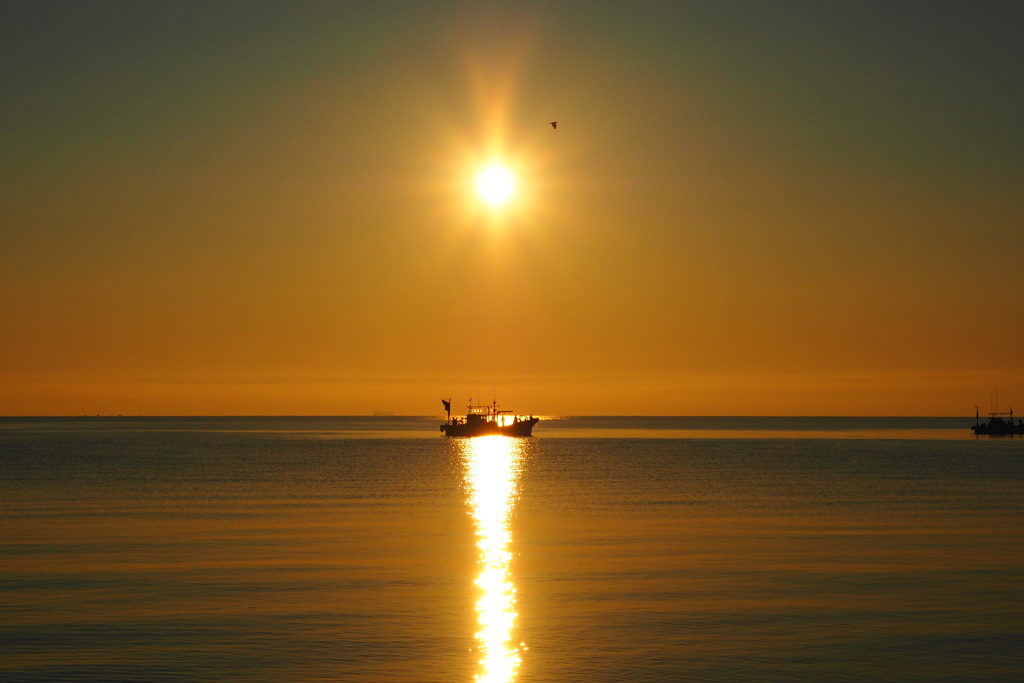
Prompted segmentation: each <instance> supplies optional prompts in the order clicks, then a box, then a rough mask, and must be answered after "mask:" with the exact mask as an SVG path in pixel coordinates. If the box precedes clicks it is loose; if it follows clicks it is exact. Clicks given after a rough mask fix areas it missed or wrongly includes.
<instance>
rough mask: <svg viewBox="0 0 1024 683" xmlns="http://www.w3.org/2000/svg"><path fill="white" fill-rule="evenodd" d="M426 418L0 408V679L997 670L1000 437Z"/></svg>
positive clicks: (1022, 448) (691, 676) (1003, 482)
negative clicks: (469, 429)
mask: <svg viewBox="0 0 1024 683" xmlns="http://www.w3.org/2000/svg"><path fill="white" fill-rule="evenodd" d="M437 422H438V421H437V420H433V419H420V418H223V419H216V418H190V419H180V418H148V419H147V418H134V419H130V418H126V419H14V418H4V419H0V515H2V517H0V615H2V619H0V680H5V681H7V680H10V681H43V680H46V681H49V680H61V681H85V680H124V681H181V680H190V681H317V680H332V681H361V682H370V681H373V682H376V681H439V682H441V681H444V682H449V681H466V682H469V681H473V680H474V677H475V676H478V677H479V680H486V681H510V680H516V681H522V682H541V681H543V682H550V681H672V680H690V681H738V680H773V681H782V680H784V681H799V680H803V681H863V680H887V681H942V680H949V681H952V680H972V681H1017V680H1020V676H1021V673H1020V672H1021V670H1022V669H1024V654H1022V653H1024V582H1022V579H1024V439H1021V438H1002V439H999V438H982V439H975V438H973V437H972V436H971V435H970V432H969V430H968V425H969V424H970V423H971V422H972V420H970V419H966V420H944V419H826V418H806V419H798V418H771V419H769V418H569V419H564V420H549V421H544V422H541V423H540V425H539V426H538V427H537V429H536V432H535V434H536V436H535V438H533V439H528V440H514V439H502V438H500V437H494V438H487V439H468V440H466V439H452V440H447V439H444V438H443V437H441V436H440V435H439V434H438V432H437ZM481 662H483V663H481Z"/></svg>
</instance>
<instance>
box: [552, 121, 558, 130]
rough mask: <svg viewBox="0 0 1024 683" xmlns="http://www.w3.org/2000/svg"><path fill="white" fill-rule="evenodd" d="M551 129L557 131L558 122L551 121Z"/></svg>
mask: <svg viewBox="0 0 1024 683" xmlns="http://www.w3.org/2000/svg"><path fill="white" fill-rule="evenodd" d="M551 127H552V128H554V129H556V130H557V129H558V121H552V122H551Z"/></svg>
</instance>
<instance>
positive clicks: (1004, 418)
mask: <svg viewBox="0 0 1024 683" xmlns="http://www.w3.org/2000/svg"><path fill="white" fill-rule="evenodd" d="M971 431H972V432H974V433H975V435H977V436H981V435H983V434H987V435H988V436H1014V435H1015V434H1021V435H1024V422H1021V421H1020V420H1017V424H1014V423H1013V408H1011V409H1010V412H1008V413H989V414H988V422H985V423H983V422H982V421H981V416H980V415H979V414H978V409H977V407H975V409H974V426H973V427H971Z"/></svg>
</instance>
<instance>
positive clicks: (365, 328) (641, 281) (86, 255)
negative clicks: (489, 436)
mask: <svg viewBox="0 0 1024 683" xmlns="http://www.w3.org/2000/svg"><path fill="white" fill-rule="evenodd" d="M0 16H2V19H3V20H2V21H0V44H2V45H0V52H2V54H3V59H2V66H0V73H2V78H3V81H4V83H5V93H6V94H5V100H6V102H5V106H4V107H3V108H2V110H0V124H2V128H0V129H2V132H0V174H2V176H0V177H2V178H3V183H2V184H0V207H2V208H0V211H2V216H0V218H2V223H3V226H2V231H0V232H2V237H0V243H2V248H0V310H2V311H3V315H4V334H3V335H0V414H6V415H18V414H96V413H104V414H171V415H181V414H282V415H284V414H366V413H370V412H373V411H374V410H382V411H390V412H394V413H397V414H425V413H430V412H431V411H432V410H434V409H436V408H437V404H438V401H437V399H438V398H439V397H441V396H445V397H454V399H455V401H456V405H458V406H461V405H462V404H463V402H464V400H465V399H467V398H468V397H469V396H471V395H472V396H474V397H476V398H478V399H483V400H484V401H489V400H490V398H491V397H492V395H495V394H496V396H497V398H498V400H499V402H501V403H502V404H505V405H508V406H510V407H513V408H515V409H517V410H520V411H525V412H533V413H535V414H575V415H580V414H621V415H639V414H655V415H664V414H701V415H708V414H717V415H738V414H753V415H827V414H834V415H908V414H917V415H957V414H963V415H970V414H971V413H972V412H973V408H974V406H975V405H980V407H981V411H982V412H983V413H984V412H986V410H987V409H989V408H994V407H996V403H997V401H996V398H995V397H996V394H997V393H998V396H999V399H998V402H999V403H1000V404H1001V405H999V406H998V407H1003V408H1005V407H1008V406H1011V405H1013V404H1014V401H1017V402H1018V403H1019V402H1020V401H1021V399H1022V398H1024V358H1022V357H1021V355H1020V353H1019V351H1018V350H1019V347H1020V345H1021V342H1022V341H1024V317H1022V316H1021V315H1020V314H1019V308H1020V305H1019V303H1017V302H1018V300H1019V296H1020V292H1019V290H1020V287H1021V278H1020V273H1021V266H1020V260H1019V257H1018V256H1017V254H1016V253H1015V251H1014V247H1016V246H1017V245H1018V244H1019V240H1020V227H1021V226H1022V225H1024V202H1022V201H1021V188H1022V186H1024V183H1022V180H1024V153H1022V152H1024V132H1022V129H1021V128H1020V125H1019V124H1020V121H1021V120H1024V91H1022V90H1021V88H1020V83H1021V82H1024V78H1022V76H1024V73H1022V72H1024V47H1022V44H1021V42H1020V40H1019V35H1020V28H1021V26H1022V25H1024V23H1022V22H1024V16H1022V10H1021V8H1020V6H1019V5H1018V4H1015V3H997V2H992V3H982V4H979V3H959V2H946V3H925V2H901V3H839V4H829V5H828V6H820V7H819V6H814V5H812V4H802V5H784V6H777V5H773V4H768V3H753V2H734V3H684V4H673V3H659V2H646V3H632V4H630V5H629V6H626V5H620V4H617V3H603V2H595V3H585V4H584V3H559V4H555V5H550V4H522V3H514V4H513V3H508V4H506V3H487V4H483V5H481V4H472V3H430V4H419V3H401V2H396V3H383V4H379V5H374V6H373V7H349V6H330V5H322V4H312V3H300V4H289V5H285V4H277V3H265V2H261V3H218V4H216V5H213V6H210V5H206V4H203V3H166V4H165V3H152V4H145V5H137V4H133V3H105V4H102V5H90V4H83V3H54V2H41V3H31V4H24V5H9V6H6V7H5V8H4V9H3V10H0ZM552 120H557V121H558V122H559V123H558V127H557V129H552V128H551V127H550V126H549V125H548V122H549V121H552ZM494 158H498V159H500V160H502V161H503V162H504V163H505V164H507V165H508V166H509V167H510V168H512V169H514V171H515V172H516V179H517V195H516V196H515V197H513V198H512V199H511V200H510V201H509V203H508V204H507V205H506V206H505V207H503V208H500V209H496V208H493V207H486V206H483V205H482V204H481V203H480V201H479V198H478V197H476V196H475V195H474V192H473V189H472V186H473V182H472V179H473V174H474V173H475V172H476V171H477V170H478V169H479V168H480V167H481V166H482V165H483V164H485V163H486V162H488V161H490V160H492V159H494ZM1021 410H1022V411H1024V408H1021Z"/></svg>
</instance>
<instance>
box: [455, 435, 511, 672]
mask: <svg viewBox="0 0 1024 683" xmlns="http://www.w3.org/2000/svg"><path fill="white" fill-rule="evenodd" d="M459 448H460V450H461V453H462V462H463V468H464V477H465V484H464V487H465V492H466V497H467V502H468V503H469V506H470V509H471V512H472V515H473V521H474V522H475V524H476V539H477V548H479V550H480V557H479V565H480V573H479V574H478V575H477V578H476V585H477V586H479V587H480V590H481V596H480V598H479V600H477V603H476V611H477V623H478V625H479V629H480V630H479V631H477V634H476V639H477V642H478V643H479V651H480V654H481V658H480V667H481V673H479V674H477V675H476V677H475V679H476V680H477V681H479V682H480V683H499V682H500V683H510V682H511V681H514V680H515V677H516V671H517V670H518V668H519V662H520V656H519V652H520V648H519V647H517V646H514V645H512V644H511V641H512V630H513V628H514V627H515V621H516V616H517V614H516V611H515V603H516V588H515V585H513V583H512V580H511V577H510V574H509V562H510V560H511V559H512V553H511V552H510V551H509V544H510V543H511V541H512V531H511V527H510V518H511V516H512V509H513V508H514V507H515V502H516V498H517V495H518V487H519V474H520V471H521V460H522V450H521V449H522V446H521V443H520V441H519V439H514V438H510V437H505V436H482V437H474V438H471V439H460V441H459Z"/></svg>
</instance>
